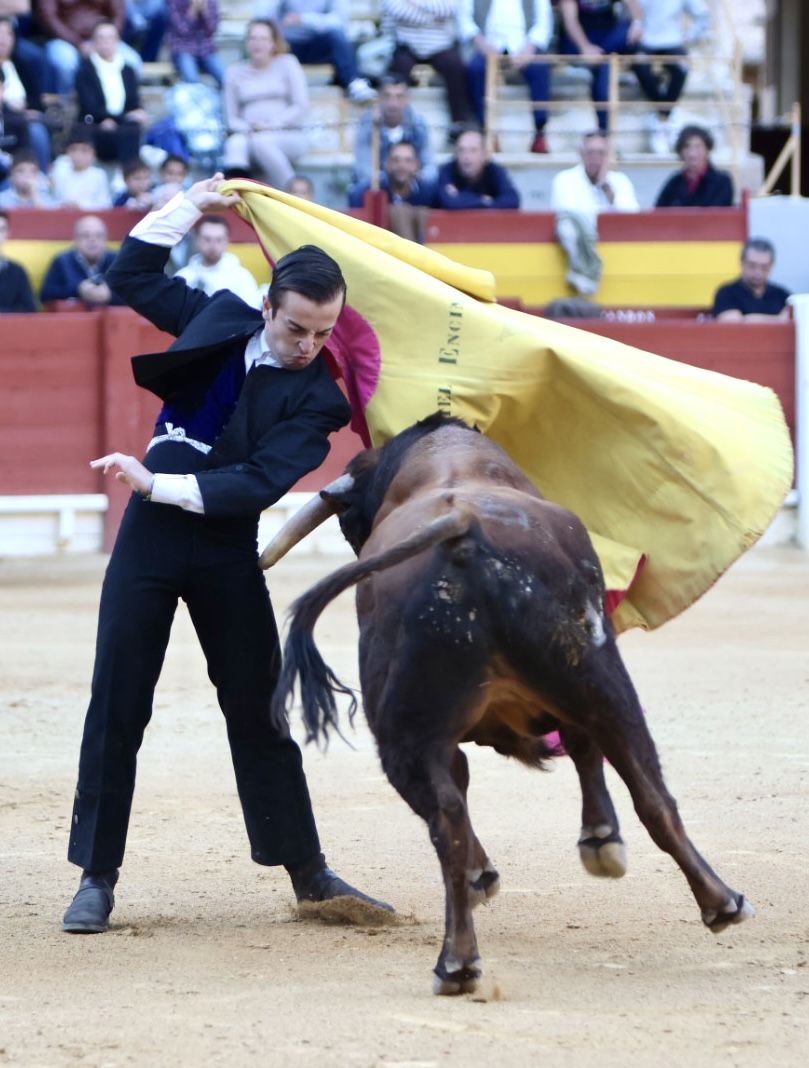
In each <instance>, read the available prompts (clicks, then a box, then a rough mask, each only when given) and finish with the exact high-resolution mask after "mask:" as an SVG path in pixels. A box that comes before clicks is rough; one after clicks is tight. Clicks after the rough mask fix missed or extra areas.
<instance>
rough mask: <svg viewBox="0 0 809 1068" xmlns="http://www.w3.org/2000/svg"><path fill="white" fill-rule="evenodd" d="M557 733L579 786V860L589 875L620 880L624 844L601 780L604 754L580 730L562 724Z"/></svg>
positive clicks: (610, 800)
mask: <svg viewBox="0 0 809 1068" xmlns="http://www.w3.org/2000/svg"><path fill="white" fill-rule="evenodd" d="M559 733H560V735H561V737H562V741H563V742H564V746H565V749H566V750H567V752H568V755H569V756H570V759H571V760H572V761H573V763H574V765H575V767H576V771H577V772H578V776H579V783H580V785H581V834H580V836H579V841H578V847H579V856H580V858H581V862H582V864H583V865H584V867H585V868H586V869H587V871H588V872H589V873H590V875H599V876H609V877H610V878H612V879H620V878H621V876H622V875H626V868H627V864H626V846H625V845H624V840H623V838H622V837H621V832H620V828H619V826H618V817H617V815H616V813H615V808H614V806H613V803H612V798H611V797H610V795H609V791H608V790H607V784H606V782H605V780H604V755H603V753H602V752H601V750H600V749H599V748H598V746H597V745H596V744H595V742H594V741H593V739H592V738H591V737H590V736H589V735H588V734H585V732H584V731H580V730H578V729H576V728H574V727H571V726H570V725H569V724H562V725H560V728H559Z"/></svg>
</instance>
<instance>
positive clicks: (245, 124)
mask: <svg viewBox="0 0 809 1068" xmlns="http://www.w3.org/2000/svg"><path fill="white" fill-rule="evenodd" d="M246 46H247V59H246V60H244V61H242V62H241V63H232V64H231V65H230V66H229V67H228V69H227V72H226V74H225V123H226V125H227V128H228V130H229V131H230V136H229V137H228V139H227V142H226V143H225V161H224V162H225V173H226V174H227V175H229V176H235V175H249V174H250V168H251V166H253V165H255V166H257V167H258V168H259V170H260V171H261V172H262V174H263V175H264V176H265V177H266V179H267V181H268V182H269V183H270V184H271V185H274V186H275V187H276V188H277V189H284V188H285V187H286V184H287V182H288V181H289V180H290V178H291V177H292V175H293V174H294V173H295V169H294V167H293V165H292V164H293V162H294V161H295V160H297V159H298V157H299V156H301V155H302V154H303V152H304V149H305V148H306V135H305V134H304V131H303V124H304V122H305V121H306V112H307V110H308V107H309V89H308V86H307V84H306V77H305V76H304V73H303V68H302V67H301V65H300V63H299V62H298V60H297V59H296V58H295V56H294V55H292V54H291V53H290V52H289V49H288V48H287V44H286V42H285V41H284V38H283V37H282V36H281V34H280V32H279V31H278V27H277V26H276V25H275V23H273V22H270V21H268V20H266V19H253V21H252V22H250V23H249V24H248V26H247V40H246Z"/></svg>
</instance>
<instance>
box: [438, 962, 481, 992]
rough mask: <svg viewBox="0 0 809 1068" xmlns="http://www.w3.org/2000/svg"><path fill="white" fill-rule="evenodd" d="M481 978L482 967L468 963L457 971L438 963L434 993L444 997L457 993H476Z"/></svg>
mask: <svg viewBox="0 0 809 1068" xmlns="http://www.w3.org/2000/svg"><path fill="white" fill-rule="evenodd" d="M479 980H480V968H476V967H475V966H474V965H469V964H466V965H464V966H463V967H461V968H458V969H457V970H455V971H447V970H446V969H445V968H444V967H443V965H440V964H439V965H437V966H436V968H435V969H434V974H433V993H434V994H438V995H440V996H442V997H449V996H453V995H455V994H474V992H475V991H476V990H477V988H478V982H479Z"/></svg>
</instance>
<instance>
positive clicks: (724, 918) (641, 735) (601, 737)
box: [588, 654, 755, 932]
mask: <svg viewBox="0 0 809 1068" xmlns="http://www.w3.org/2000/svg"><path fill="white" fill-rule="evenodd" d="M597 671H598V675H597V676H596V678H595V679H594V680H593V681H594V683H595V684H594V685H593V686H592V687H591V690H590V697H591V710H592V713H593V714H592V715H591V717H590V723H589V724H588V726H589V729H590V730H592V733H593V735H594V737H595V738H596V740H597V741H598V743H599V746H600V747H601V749H602V751H603V752H604V754H605V756H606V757H607V759H608V760H609V761H610V763H611V764H612V765H613V767H614V768H615V770H616V771H617V772H618V774H619V775H620V776H621V778H622V779H623V780H624V782H625V783H626V785H627V787H628V789H629V792H630V794H631V795H632V801H633V803H634V805H635V811H636V812H637V814H638V816H639V818H640V820H641V822H642V823H643V825H644V826H645V827H646V830H647V831H648V832H649V834H650V836H651V838H652V840H653V841H654V842H655V844H656V845H657V846H658V847H659V848H660V849H662V850H664V851H665V852H666V853H668V854H669V855H670V856H671V857H672V858H673V859H674V860H675V862H676V863H677V864H678V865H679V867H680V869H681V870H682V872H683V874H684V875H685V877H686V879H687V880H688V884H689V886H690V887H691V891H692V893H693V895H694V897H695V899H696V902H697V904H698V905H699V908H700V911H701V913H702V922H703V923H704V924H705V926H706V927H708V928H710V929H711V930H712V931H714V932H719V931H722V930H724V929H725V927H727V926H728V925H729V924H736V923H742V922H743V921H744V920H746V919H749V918H750V917H751V916H755V909H754V908H753V906H752V905H751V904H750V902H749V901H746V900H745V898H744V895H743V894H740V893H739V892H738V891H736V890H733V889H731V887H729V886H727V884H726V883H724V882H723V881H722V879H720V878H719V876H718V875H717V874H716V872H715V871H714V870H713V868H711V866H710V865H709V864H708V863H707V862H706V860H705V859H704V857H702V856H701V855H700V854H699V853H698V852H697V850H696V849H695V848H694V845H693V844H692V842H691V841H690V839H689V838H688V835H687V834H686V832H685V828H684V827H683V824H682V821H681V819H680V816H679V813H678V811H677V805H676V802H675V800H674V798H673V797H672V796H671V794H670V793H669V792H668V790H667V789H666V785H665V783H664V781H663V775H662V772H661V770H660V763H659V760H658V757H657V751H656V749H655V745H654V742H653V741H652V736H651V734H650V733H649V730H648V728H647V726H646V722H645V720H644V717H643V713H642V711H641V708H640V704H639V702H638V699H637V695H636V694H635V691H634V688H633V687H632V684H631V682H630V681H629V677H628V675H627V674H626V671H625V669H624V667H623V664H622V663H621V661H620V660H619V659H618V657H617V654H616V655H615V656H614V657H613V658H612V659H611V661H605V662H603V663H601V664H599V665H597ZM595 674H596V673H595V672H594V675H595Z"/></svg>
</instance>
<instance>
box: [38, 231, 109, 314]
mask: <svg viewBox="0 0 809 1068" xmlns="http://www.w3.org/2000/svg"><path fill="white" fill-rule="evenodd" d="M114 259H115V253H114V252H111V251H110V250H109V249H108V248H107V228H106V226H105V225H104V223H103V222H102V221H101V219H99V218H98V217H97V216H96V215H85V216H83V217H82V218H81V219H79V221H78V222H77V223H76V226H75V228H74V230H73V247H72V248H70V249H68V250H67V251H66V252H61V253H60V254H59V255H58V256H55V257H54V259H53V260H52V261H51V264H50V266H49V267H48V270H47V272H46V274H45V278H44V279H43V281H42V290H41V292H40V300H41V301H42V303H43V304H46V303H48V302H50V301H52V300H71V301H79V300H80V301H83V302H84V303H85V304H86V305H87V306H88V307H90V308H99V307H103V306H104V305H106V304H120V303H121V301H120V300H119V299H118V298H117V297H115V296H114V295H113V293H112V291H111V290H110V287H109V286H108V285H107V283H106V282H105V281H104V274H105V273H106V271H107V270H108V269H109V267H110V265H111V264H112V261H113V260H114Z"/></svg>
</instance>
